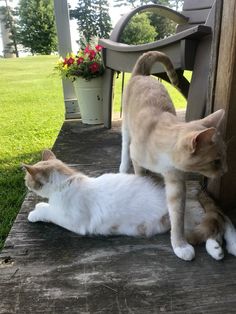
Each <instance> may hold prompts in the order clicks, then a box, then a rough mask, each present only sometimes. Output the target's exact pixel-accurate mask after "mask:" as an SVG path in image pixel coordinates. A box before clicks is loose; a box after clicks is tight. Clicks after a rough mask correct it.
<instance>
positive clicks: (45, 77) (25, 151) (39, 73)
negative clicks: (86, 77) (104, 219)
mask: <svg viewBox="0 0 236 314" xmlns="http://www.w3.org/2000/svg"><path fill="white" fill-rule="evenodd" d="M56 60H57V57H56V56H36V57H25V58H20V59H0V72H1V75H0V93H1V94H0V95H1V97H0V109H1V114H0V249H1V248H2V246H3V243H4V240H5V238H6V236H7V234H8V232H9V230H10V228H11V226H12V223H13V221H14V219H15V217H16V215H17V213H18V211H19V209H20V206H21V204H22V201H23V199H24V197H25V194H26V189H25V187H24V179H23V178H24V173H23V171H22V170H21V167H20V164H21V163H34V162H36V161H38V160H39V159H40V158H41V151H42V150H43V149H45V148H50V147H52V145H53V143H54V142H55V139H56V137H57V134H58V132H59V130H60V128H61V125H62V123H63V120H64V102H63V95H62V86H61V80H60V78H59V77H57V75H55V74H54V75H53V68H54V65H55V63H56ZM129 76H130V75H126V78H127V79H128V78H129ZM167 85H168V87H167V88H168V89H169V90H171V95H172V98H173V99H174V103H175V105H176V107H177V108H183V107H184V106H185V103H186V102H185V100H184V99H183V97H182V96H181V95H180V94H179V93H178V92H177V91H176V90H175V89H174V88H173V87H171V86H170V85H169V84H167ZM120 99H121V78H119V79H118V80H116V89H115V104H114V110H115V111H119V109H120Z"/></svg>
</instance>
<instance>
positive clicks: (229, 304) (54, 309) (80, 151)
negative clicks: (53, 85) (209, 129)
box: [0, 120, 236, 314]
mask: <svg viewBox="0 0 236 314" xmlns="http://www.w3.org/2000/svg"><path fill="white" fill-rule="evenodd" d="M120 145H121V136H120V122H119V121H116V122H114V123H113V128H112V129H111V130H107V129H104V128H103V126H85V125H82V124H81V123H80V122H79V121H78V120H77V121H76V120H74V121H67V122H65V123H64V125H63V127H62V130H61V132H60V134H59V136H58V139H57V141H56V143H55V145H54V148H53V150H54V152H55V153H56V155H57V156H58V158H60V159H62V160H63V161H65V162H67V163H69V164H71V165H73V166H75V167H78V168H79V169H80V170H81V171H84V172H85V173H87V174H90V175H99V174H101V173H104V172H116V171H117V170H118V165H119V160H120ZM197 188H198V184H196V183H189V184H188V189H189V193H190V194H189V197H190V196H191V195H193V194H192V193H195V192H194V191H196V190H197ZM191 197H192V196H191ZM188 200H189V199H188ZM38 201H39V198H37V197H36V196H35V195H33V194H32V193H29V194H28V195H27V197H26V199H25V201H24V203H23V206H22V208H21V211H20V213H19V215H18V217H17V219H16V221H15V223H14V225H13V228H12V230H11V232H10V234H9V236H8V238H7V240H6V243H5V247H4V249H3V251H2V252H1V254H0V303H1V306H0V313H1V314H3V313H4V314H6V313H7V314H10V313H20V314H27V313H44V314H45V313H50V314H51V313H63V314H64V313H68V314H73V313H81V314H82V313H84V314H85V313H109V314H110V313H114V314H115V313H135V314H149V313H150V314H151V313H214V314H216V313H219V314H222V313H227V314H228V313H235V308H236V266H235V265H236V259H235V258H234V257H233V256H231V255H228V254H226V256H225V258H224V260H223V261H221V262H217V261H215V260H213V259H212V258H211V257H210V256H209V255H207V253H206V251H205V248H204V247H203V246H201V247H197V248H196V258H195V260H194V261H192V262H184V261H182V260H180V259H178V258H177V257H176V256H175V255H174V254H173V252H172V249H171V246H170V240H169V234H165V235H159V236H156V237H152V238H149V239H144V238H131V237H122V236H117V237H81V236H78V235H76V234H74V233H72V232H69V231H66V230H64V229H62V228H60V227H57V226H55V225H52V224H46V223H36V224H30V223H28V221H27V215H28V212H29V211H30V210H32V209H33V207H34V206H35V204H36V203H37V202H38ZM191 204H192V205H191V206H196V207H198V205H199V204H198V203H197V200H196V199H195V200H193V202H192V203H191Z"/></svg>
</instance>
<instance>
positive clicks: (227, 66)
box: [208, 0, 236, 211]
mask: <svg viewBox="0 0 236 314" xmlns="http://www.w3.org/2000/svg"><path fill="white" fill-rule="evenodd" d="M220 108H223V109H225V111H226V119H225V125H224V129H223V134H224V138H225V140H226V142H227V144H228V145H227V146H228V149H227V162H228V172H227V173H226V174H225V175H224V176H223V177H222V178H220V179H217V180H209V182H208V190H209V192H210V193H211V194H212V195H213V196H214V197H215V198H216V199H217V200H218V201H219V203H220V205H221V206H222V208H223V209H224V210H225V211H229V210H231V209H232V208H236V1H235V0H227V1H223V12H222V21H221V33H220V44H219V56H218V66H217V74H216V82H215V97H214V103H213V109H214V111H215V110H218V109H220Z"/></svg>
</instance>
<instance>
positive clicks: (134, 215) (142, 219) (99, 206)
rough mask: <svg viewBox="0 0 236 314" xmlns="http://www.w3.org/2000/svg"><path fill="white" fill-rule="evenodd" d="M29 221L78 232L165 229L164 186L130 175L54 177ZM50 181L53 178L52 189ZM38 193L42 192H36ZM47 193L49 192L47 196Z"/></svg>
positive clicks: (127, 232)
mask: <svg viewBox="0 0 236 314" xmlns="http://www.w3.org/2000/svg"><path fill="white" fill-rule="evenodd" d="M50 181H51V182H52V183H51V184H48V191H50V192H48V191H45V188H44V193H45V196H47V197H49V204H47V203H39V204H37V205H36V207H35V209H34V211H32V212H31V213H30V214H29V217H28V219H29V221H31V222H35V221H48V222H53V223H55V224H57V225H59V226H62V227H64V228H66V229H68V230H71V231H74V232H76V233H78V234H82V235H85V234H103V235H108V234H113V233H116V234H125V235H130V236H137V235H140V229H141V231H142V229H143V230H144V231H145V234H146V235H147V236H151V235H153V234H156V233H161V232H165V231H167V230H168V229H169V226H168V225H167V226H163V224H162V222H161V218H162V217H163V216H164V215H165V214H167V207H166V202H165V193H164V189H163V188H161V187H157V186H155V185H154V184H153V183H152V182H151V180H149V179H147V178H143V177H139V176H135V175H131V174H130V175H129V174H104V175H102V176H100V177H98V178H90V177H86V176H83V177H81V176H80V174H78V175H76V176H74V177H72V178H69V179H67V180H66V181H63V180H62V182H61V185H60V186H59V185H58V177H56V176H55V174H54V177H53V178H52V180H50ZM53 181H56V183H57V184H56V185H55V189H54V190H53ZM38 194H40V195H41V196H44V195H42V191H41V193H38ZM48 194H50V195H48Z"/></svg>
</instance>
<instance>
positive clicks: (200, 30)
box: [99, 0, 222, 128]
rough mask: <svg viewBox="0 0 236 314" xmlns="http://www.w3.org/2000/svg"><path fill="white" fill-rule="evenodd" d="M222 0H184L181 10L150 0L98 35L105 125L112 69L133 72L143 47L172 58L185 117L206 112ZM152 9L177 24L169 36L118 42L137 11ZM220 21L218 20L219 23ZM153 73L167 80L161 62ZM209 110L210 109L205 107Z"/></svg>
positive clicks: (108, 120) (109, 112) (108, 123)
mask: <svg viewBox="0 0 236 314" xmlns="http://www.w3.org/2000/svg"><path fill="white" fill-rule="evenodd" d="M221 2H222V0H198V1H196V0H185V1H184V4H183V11H182V12H181V13H179V12H176V11H173V10H172V9H170V8H167V7H164V6H161V5H156V4H150V5H144V6H141V7H138V8H136V9H133V10H132V11H130V12H129V13H128V14H126V15H124V16H123V17H122V18H121V19H120V20H119V22H118V23H117V24H116V26H115V28H114V29H113V31H112V33H111V36H110V39H100V40H99V44H101V45H102V46H103V47H104V49H103V59H104V64H105V67H106V71H105V75H104V84H103V101H104V125H105V127H107V128H110V127H111V116H112V100H113V90H114V89H113V84H114V79H113V77H114V72H115V71H119V72H132V69H133V66H134V64H135V62H136V61H137V59H138V58H139V56H140V55H142V54H143V53H144V52H146V51H150V50H159V51H162V52H164V53H166V54H167V55H168V56H169V57H170V58H171V60H172V62H173V65H174V68H175V70H176V72H177V74H178V77H179V81H180V84H179V86H178V88H179V90H180V92H181V93H182V94H183V95H184V97H185V98H187V110H186V120H193V119H198V118H201V117H203V116H204V115H205V113H206V99H207V91H208V87H209V83H210V80H209V77H208V76H209V75H208V74H209V71H210V65H211V63H212V55H214V54H213V53H212V51H211V50H212V47H213V46H214V47H215V46H216V45H212V42H213V41H214V38H215V33H216V30H217V27H216V24H217V23H218V22H219V13H217V14H218V15H216V12H219V9H216V8H218V7H219V5H220V3H221ZM143 12H152V13H156V14H159V15H161V16H164V17H167V18H169V19H171V20H173V21H174V22H176V23H177V24H178V25H177V27H176V33H175V34H174V35H172V36H170V37H167V38H164V39H161V40H158V41H155V42H152V43H147V44H141V45H126V44H123V43H120V42H119V41H120V38H121V35H122V32H123V30H124V28H125V26H126V25H127V24H128V22H129V21H130V19H131V18H132V17H133V16H134V15H135V14H137V13H143ZM218 24H219V23H218ZM152 70H153V72H152V74H153V75H156V76H158V77H160V78H162V79H164V80H166V81H168V77H167V75H166V73H165V72H164V69H163V67H162V66H161V65H160V64H156V65H155V66H154V67H153V69H152ZM184 70H191V71H193V74H192V79H191V84H190V83H189V82H188V81H187V79H186V78H185V77H184V75H183V73H184ZM207 111H209V110H207Z"/></svg>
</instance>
